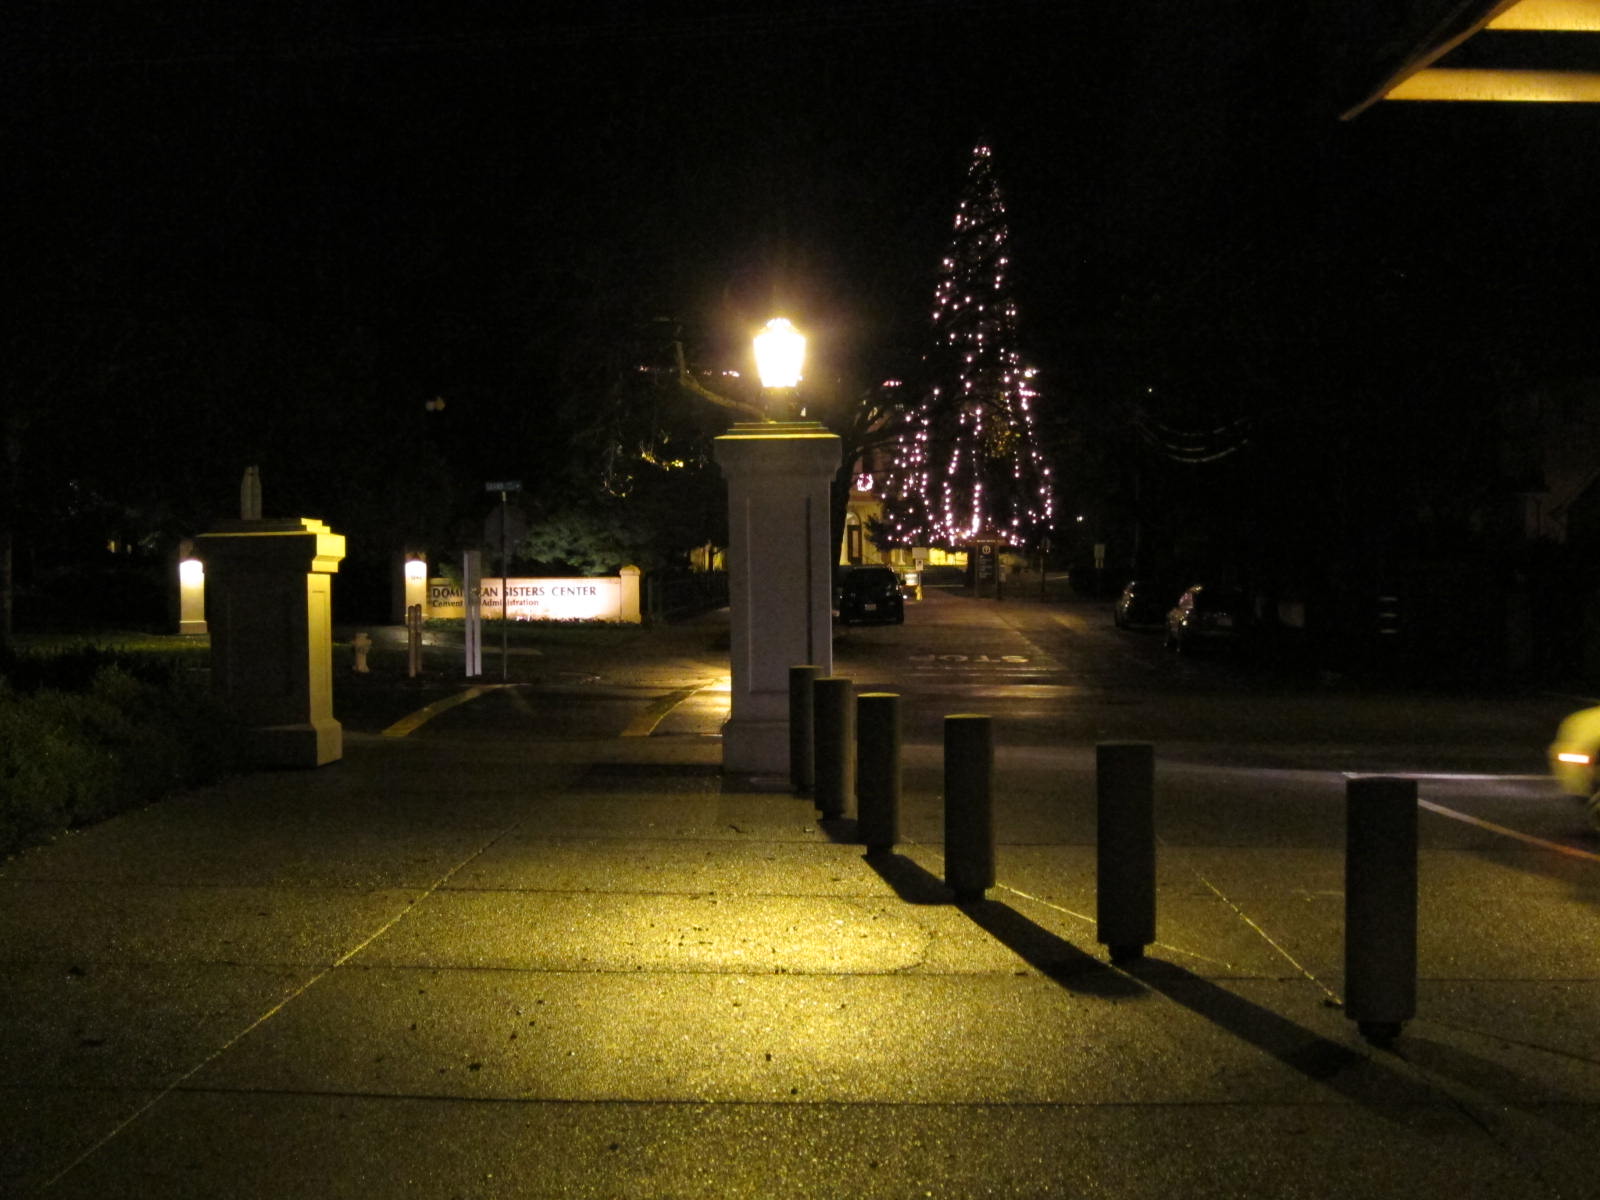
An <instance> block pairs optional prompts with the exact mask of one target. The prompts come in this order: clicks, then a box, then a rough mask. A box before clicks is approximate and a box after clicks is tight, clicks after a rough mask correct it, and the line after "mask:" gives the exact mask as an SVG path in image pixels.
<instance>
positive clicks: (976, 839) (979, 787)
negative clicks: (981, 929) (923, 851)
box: [944, 713, 994, 900]
mask: <svg viewBox="0 0 1600 1200" xmlns="http://www.w3.org/2000/svg"><path fill="white" fill-rule="evenodd" d="M944 881H945V883H946V884H948V885H949V886H950V890H951V891H953V892H955V894H956V899H957V900H982V899H983V894H984V892H986V891H987V890H988V889H989V888H992V887H993V886H994V730H993V723H992V722H991V720H990V719H989V718H988V717H987V716H983V715H981V714H979V713H955V714H953V715H950V716H947V717H945V719H944Z"/></svg>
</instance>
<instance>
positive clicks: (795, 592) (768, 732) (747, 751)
mask: <svg viewBox="0 0 1600 1200" xmlns="http://www.w3.org/2000/svg"><path fill="white" fill-rule="evenodd" d="M715 455H716V460H717V463H718V465H720V466H721V467H722V473H723V475H724V476H725V477H726V478H727V480H728V534H729V538H728V540H729V546H728V597H729V604H730V608H731V620H730V625H731V630H730V633H731V638H730V659H731V664H730V665H731V675H732V695H731V696H730V702H729V717H728V721H727V723H726V724H725V725H724V726H723V727H722V769H723V770H724V771H725V772H728V773H730V774H741V775H753V776H763V777H776V778H780V779H781V778H787V775H788V771H789V668H790V667H791V666H798V665H806V664H809V665H811V666H815V667H816V668H817V674H818V675H819V676H826V675H831V674H832V673H833V625H832V611H833V606H832V590H833V560H834V554H833V553H832V552H830V551H831V548H830V546H829V544H828V530H829V525H830V523H829V520H828V485H829V483H830V482H831V481H832V479H833V477H834V473H835V472H836V471H837V470H838V468H839V460H840V457H841V451H840V442H839V439H838V437H837V436H835V435H834V434H831V433H829V432H828V431H827V430H826V429H825V428H824V427H823V426H822V425H821V424H820V423H818V422H816V421H769V422H761V423H754V422H752V423H748V424H745V423H741V424H738V425H735V426H734V427H733V428H732V429H730V430H729V431H728V432H727V433H726V434H724V435H723V436H721V437H719V438H717V439H716V442H715Z"/></svg>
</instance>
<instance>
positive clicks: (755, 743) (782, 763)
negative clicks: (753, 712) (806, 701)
mask: <svg viewBox="0 0 1600 1200" xmlns="http://www.w3.org/2000/svg"><path fill="white" fill-rule="evenodd" d="M722 769H723V770H724V771H726V772H728V773H729V774H732V775H750V776H755V777H757V778H761V777H764V776H773V777H776V778H778V779H781V780H783V781H785V784H786V785H787V781H788V778H789V722H788V721H787V720H770V719H760V718H754V717H732V718H729V719H728V720H727V721H725V722H724V723H723V726H722Z"/></svg>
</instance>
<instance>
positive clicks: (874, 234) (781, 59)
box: [5, 0, 1600, 524]
mask: <svg viewBox="0 0 1600 1200" xmlns="http://www.w3.org/2000/svg"><path fill="white" fill-rule="evenodd" d="M1368 7H1369V8H1374V9H1381V8H1382V6H1380V5H1376V4H1373V5H1370V6H1368ZM21 8H22V11H23V12H24V13H25V17H24V19H23V20H22V21H21V22H20V23H17V22H16V18H15V16H13V17H12V18H11V20H12V21H13V22H14V23H17V25H18V28H19V29H21V30H22V31H23V32H22V36H21V37H20V39H15V40H13V41H12V43H11V44H10V45H9V46H8V48H7V49H6V50H5V54H6V64H5V65H6V74H7V83H6V89H7V90H6V99H7V109H8V110H9V112H10V113H11V119H10V122H9V124H8V127H7V130H6V134H5V136H6V143H7V148H8V152H7V158H8V159H9V160H10V161H11V162H12V163H13V164H14V166H15V170H14V171H13V172H11V173H10V174H11V182H10V190H11V191H12V192H13V194H14V198H15V199H16V200H17V201H18V203H17V204H16V205H15V206H13V211H15V212H21V213H23V214H24V220H23V221H21V222H19V223H16V224H14V225H13V227H12V230H11V232H12V235H13V245H12V247H11V251H10V258H11V266H10V268H9V269H8V274H9V275H10V277H11V286H10V287H9V288H8V291H9V292H10V293H11V295H10V301H11V304H10V309H11V315H10V318H9V320H8V325H9V327H10V337H9V339H8V340H9V341H10V344H11V349H10V351H9V352H8V355H7V357H8V358H9V359H10V360H11V361H10V363H9V364H8V372H9V373H10V375H11V377H12V382H13V386H12V388H11V389H9V391H10V395H11V403H12V404H13V406H14V411H16V412H22V413H25V414H26V416H27V424H26V429H27V432H26V437H25V440H24V453H23V456H22V478H23V480H24V483H25V484H26V486H27V488H28V489H29V490H30V494H32V495H35V496H37V497H39V498H40V503H49V504H59V503H60V502H61V497H62V496H63V495H65V494H66V493H64V492H63V490H62V489H64V488H67V487H68V486H69V485H72V484H74V483H75V484H76V485H77V486H80V487H85V486H91V485H92V486H93V488H94V489H96V491H97V494H104V495H107V496H114V497H116V498H117V500H118V501H119V502H121V503H125V504H127V505H130V506H150V505H153V504H161V505H166V506H167V507H169V508H170V509H171V510H172V518H171V520H172V522H174V523H178V524H181V523H183V522H189V523H190V524H193V523H197V522H203V520H204V519H205V514H207V513H213V514H222V513H225V512H226V511H227V509H228V508H229V506H230V505H231V504H232V503H233V496H234V489H235V486H236V482H237V479H238V475H239V472H240V470H241V469H242V467H243V466H244V465H245V464H246V463H249V462H260V463H261V464H262V470H263V477H264V480H265V490H266V498H267V508H268V509H269V510H272V511H280V510H293V511H297V512H300V511H303V512H306V513H308V514H315V515H321V516H327V517H330V518H331V519H333V520H335V521H338V520H340V519H341V518H344V514H345V512H346V510H348V512H349V513H350V516H349V517H348V518H345V519H350V520H355V519H357V518H358V515H359V514H358V513H357V509H358V508H359V498H358V495H357V494H371V493H372V492H373V491H374V490H382V486H383V485H381V484H380V483H377V482H374V480H375V478H376V476H374V475H373V472H372V467H371V463H372V461H373V460H381V461H394V460H396V459H400V460H404V459H405V457H406V456H407V455H409V454H411V453H412V450H411V447H413V445H414V444H415V443H416V440H417V439H418V438H421V437H424V436H428V437H440V438H450V439H454V443H453V448H452V453H453V454H455V455H456V456H457V457H458V458H459V457H461V456H469V457H471V456H476V459H477V462H476V463H475V465H476V467H477V468H478V469H479V472H480V473H481V474H483V475H484V476H485V477H486V478H495V477H503V476H504V475H506V474H507V473H511V474H518V475H521V474H527V475H539V476H548V477H552V478H553V477H555V476H557V475H559V474H560V473H561V472H563V471H564V470H566V469H567V468H569V467H570V465H571V464H570V462H568V461H567V460H568V459H570V453H569V448H570V445H571V442H570V438H569V437H568V436H567V435H568V432H569V431H570V430H571V429H572V428H574V427H576V426H578V425H581V423H582V420H583V415H584V414H585V413H586V412H590V411H592V407H591V402H590V400H589V399H588V398H587V397H586V395H585V389H587V388H590V387H592V386H595V384H594V381H595V380H596V379H599V378H601V377H603V375H604V374H605V371H606V370H607V369H610V367H608V366H607V364H612V365H613V366H614V364H616V363H617V362H623V361H626V360H628V358H629V356H630V355H633V356H637V355H639V354H643V353H649V352H650V350H649V346H648V338H646V339H644V340H642V341H641V340H640V335H639V331H640V330H641V329H644V328H648V327H650V326H651V323H652V322H653V321H656V320H658V319H664V320H665V321H667V322H669V323H671V324H673V325H676V326H678V327H681V328H682V329H683V330H684V335H685V337H686V338H687V339H688V341H689V344H690V345H691V347H692V348H693V351H694V353H695V354H696V355H697V357H698V358H699V359H700V360H701V361H702V362H703V363H705V364H707V365H711V364H714V363H721V362H732V363H734V364H735V365H744V364H743V362H742V360H740V355H742V354H743V349H742V347H743V344H744V341H745V338H746V336H747V334H748V332H749V330H750V328H751V327H753V326H754V325H755V324H756V323H757V322H758V321H759V320H761V319H764V318H765V317H766V316H767V315H769V313H770V312H771V311H774V310H776V309H777V308H780V307H781V308H783V309H785V310H787V311H788V312H790V313H791V314H792V315H793V316H794V318H795V319H796V321H797V322H798V323H801V324H802V325H803V326H804V327H805V328H806V329H807V330H808V332H809V333H810V334H811V337H812V347H813V353H814V356H815V357H814V359H813V362H812V366H811V369H810V371H809V375H810V376H811V377H813V378H818V379H820V378H824V377H838V378H841V379H843V378H849V379H871V378H874V377H882V376H883V375H885V374H890V373H895V372H899V371H903V370H905V369H906V368H907V364H913V363H914V362H915V360H916V357H917V355H918V353H919V345H918V339H919V338H920V337H921V336H922V335H923V334H924V332H925V330H926V322H927V317H928V312H929V307H930V303H931V298H932V288H933V281H934V275H935V269H936V267H937V264H938V260H939V258H940V256H941V254H942V252H943V249H944V245H945V240H946V238H947V237H948V230H949V223H950V218H951V210H952V205H953V203H954V200H955V197H956V194H957V192H958V190H959V187H960V183H961V179H962V174H963V171H964V168H965V165H966V161H967V158H968V155H969V153H970V150H971V147H972V145H973V144H974V142H975V141H977V140H978V139H980V138H981V139H984V140H987V141H988V142H989V143H990V144H992V145H993V147H994V151H995V156H996V157H995V162H996V168H997V171H998V172H999V177H1000V180H1001V183H1002V186H1003V187H1004V188H1005V190H1006V195H1007V200H1008V205H1009V213H1010V218H1011V226H1012V233H1013V239H1014V261H1015V269H1016V272H1017V275H1016V279H1015V282H1016V288H1017V298H1018V303H1019V307H1020V311H1021V322H1022V338H1023V347H1022V348H1023V352H1024V355H1025V357H1026V358H1027V359H1028V360H1029V361H1031V362H1033V363H1035V364H1036V365H1038V366H1039V367H1040V368H1042V371H1043V375H1042V380H1043V390H1044V394H1045V402H1046V405H1047V407H1048V419H1049V420H1050V421H1051V422H1052V427H1053V428H1055V429H1056V430H1057V432H1058V434H1059V433H1060V431H1061V430H1063V429H1067V428H1069V427H1070V428H1075V429H1077V430H1078V431H1079V432H1080V434H1081V432H1082V431H1083V430H1089V429H1094V428H1096V427H1097V426H1096V422H1098V421H1103V420H1106V419H1107V414H1110V413H1115V412H1117V411H1120V409H1119V408H1118V406H1119V405H1121V404H1124V403H1125V402H1126V400H1127V399H1128V398H1129V397H1131V396H1137V395H1139V394H1141V392H1142V393H1143V394H1144V395H1147V396H1156V397H1161V398H1165V402H1166V403H1167V404H1169V405H1170V408H1169V409H1168V410H1167V412H1168V415H1172V414H1178V415H1181V416H1184V417H1185V419H1193V420H1206V419H1209V418H1210V417H1211V416H1213V415H1217V414H1221V415H1223V416H1226V415H1229V414H1231V413H1234V412H1237V411H1248V412H1249V413H1251V414H1252V415H1253V416H1254V417H1255V418H1256V419H1257V420H1260V421H1265V422H1270V423H1273V424H1275V425H1276V426H1278V427H1279V428H1280V429H1284V430H1286V431H1287V432H1286V433H1285V435H1284V438H1283V444H1284V445H1292V444H1295V439H1296V437H1300V438H1301V440H1302V441H1304V442H1307V443H1310V442H1315V441H1317V440H1318V439H1319V438H1321V437H1323V436H1324V435H1325V434H1326V432H1327V425H1328V422H1329V421H1330V419H1331V418H1330V417H1329V414H1330V413H1336V414H1337V419H1338V422H1339V424H1340V425H1341V426H1342V427H1344V428H1345V429H1346V430H1349V429H1351V428H1355V429H1357V430H1359V429H1361V428H1362V427H1363V426H1364V425H1367V424H1368V423H1370V422H1373V421H1379V420H1387V419H1389V418H1390V417H1394V416H1395V414H1396V413H1400V416H1399V417H1398V418H1396V419H1397V420H1398V421H1399V425H1398V426H1397V428H1399V429H1400V430H1401V431H1402V432H1405V433H1406V434H1407V436H1409V434H1410V433H1415V432H1416V431H1417V430H1419V429H1428V428H1436V426H1437V423H1438V422H1439V421H1440V420H1441V419H1443V418H1445V417H1446V416H1448V415H1452V414H1453V416H1454V418H1455V419H1457V420H1460V421H1464V422H1466V423H1468V424H1470V423H1471V422H1472V421H1473V420H1475V419H1476V418H1475V417H1474V415H1473V413H1474V411H1475V410H1474V406H1475V405H1477V406H1479V407H1480V408H1481V407H1482V404H1481V401H1482V400H1483V396H1484V394H1485V391H1486V389H1487V388H1488V387H1489V383H1487V382H1486V381H1495V382H1494V386H1501V385H1502V384H1503V385H1504V386H1508V387H1512V386H1517V387H1520V386H1531V385H1533V384H1536V383H1538V382H1539V381H1541V380H1544V379H1555V378H1561V379H1565V378H1570V377H1573V376H1578V375H1583V374H1585V373H1592V372H1594V370H1595V368H1596V366H1597V363H1596V361H1595V357H1596V352H1595V344H1596V342H1597V341H1600V339H1596V338H1595V337H1594V336H1593V334H1592V332H1591V331H1590V328H1589V326H1590V324H1591V313H1592V304H1591V303H1589V301H1588V296H1589V290H1590V289H1589V286H1588V284H1589V281H1590V280H1591V279H1592V278H1593V276H1594V268H1595V265H1596V264H1595V257H1596V255H1595V238H1594V236H1593V218H1592V214H1593V213H1594V212H1596V211H1600V195H1597V192H1600V186H1597V174H1596V167H1595V165H1594V163H1595V156H1594V154H1593V145H1594V137H1593V134H1594V128H1595V120H1596V118H1595V115H1594V111H1593V109H1592V107H1591V106H1464V105H1396V104H1389V105H1379V106H1377V107H1376V108H1374V109H1371V110H1369V111H1368V112H1367V113H1365V114H1364V115H1362V116H1361V117H1359V118H1357V119H1356V120H1354V121H1351V122H1340V121H1339V120H1338V119H1337V113H1338V112H1339V111H1340V110H1341V109H1342V108H1344V107H1348V105H1349V104H1351V103H1354V102H1355V101H1356V100H1357V99H1359V98H1360V96H1359V95H1358V92H1359V90H1360V82H1361V81H1362V79H1363V76H1362V73H1361V72H1363V71H1366V70H1368V69H1369V68H1368V66H1367V63H1366V60H1365V58H1364V56H1367V55H1369V54H1370V49H1371V47H1370V45H1368V44H1367V43H1368V42H1369V41H1370V40H1371V37H1372V32H1371V28H1370V26H1369V25H1367V24H1365V23H1364V22H1363V20H1362V19H1361V15H1362V14H1361V9H1362V6H1360V5H1349V4H1335V3H1332V0H1329V2H1328V3H1324V4H1312V5H1300V4H1282V3H1277V2H1265V0H1263V2H1245V0H1193V2H1185V3H1176V2H1173V3H1137V2H1130V3H1124V4H1118V5H1078V4H1066V3H1060V2H1055V0H993V2H989V3H961V2H957V0H863V2H862V3H856V4H849V5H826V4H821V3H811V4H803V5H788V6H785V5H776V6H774V5H766V4H764V5H760V6H752V5H736V4H731V3H724V4H714V3H707V4H698V5H696V4H678V3H667V4H652V5H626V4H622V3H595V4H590V5H587V6H566V7H562V6H558V9H557V10H556V12H555V15H552V9H551V8H550V6H544V5H540V6H523V5H508V6H503V8H497V7H496V6H488V5H484V6H472V5H460V4H450V5H440V6H435V7H434V8H423V7H422V6H419V5H406V4H376V3H375V4H370V5H365V6H354V5H343V6H340V5H334V6H329V5H323V4H314V3H306V4H292V3H280V4H274V5H261V6H253V5H248V4H241V5H234V4H228V5H217V4H212V3H192V4H183V3H161V2H154V0H152V2H151V3H145V4H140V5H122V4H93V3H70V2H60V0H58V2H42V0H40V2H35V3H32V4H24V5H22V6H21ZM1364 39H1365V40H1364ZM1358 68H1360V70H1358ZM656 328H659V326H657V327H656ZM1151 389H1154V390H1153V391H1152V390H1151ZM435 395H439V396H444V397H446V398H447V402H448V404H449V409H448V414H449V422H450V425H449V429H448V430H447V431H445V432H439V431H438V430H435V431H432V432H428V433H426V434H425V433H423V432H421V428H420V425H419V423H420V422H421V420H422V417H421V412H422V408H421V406H422V403H423V401H424V400H426V399H428V398H430V397H432V396H435ZM1407 413H1409V414H1410V415H1409V416H1407V415H1406V414H1407ZM441 425H442V423H441ZM1297 428H1298V429H1299V433H1298V434H1297V433H1296V432H1295V430H1296V429H1297ZM1372 429H1373V431H1374V434H1375V436H1379V437H1384V436H1387V434H1384V433H1382V432H1380V431H1378V429H1377V427H1376V426H1373V427H1372ZM1062 436H1065V435H1062ZM330 446H335V447H338V449H337V451H336V452H335V453H332V454H330V453H328V447H330Z"/></svg>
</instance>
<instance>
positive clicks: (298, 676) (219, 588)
mask: <svg viewBox="0 0 1600 1200" xmlns="http://www.w3.org/2000/svg"><path fill="white" fill-rule="evenodd" d="M195 552H196V554H197V555H198V556H199V557H200V558H201V559H202V560H203V561H204V563H205V568H206V585H207V588H208V589H209V592H210V596H209V601H208V610H209V615H210V624H211V686H212V690H213V691H214V692H215V693H216V694H217V695H218V696H220V697H221V698H222V699H223V700H224V701H225V702H226V703H227V705H228V706H229V707H230V708H231V709H232V710H233V711H234V712H235V713H237V714H238V715H239V717H240V718H241V719H242V720H243V721H244V722H245V724H246V725H247V726H249V729H250V750H251V753H252V756H253V758H254V760H255V761H256V762H257V764H258V765H261V766H275V767H320V766H322V765H323V764H324V763H329V762H333V761H334V760H335V759H337V758H339V757H340V756H341V755H342V754H343V753H344V738H343V730H342V729H341V728H340V726H339V722H338V721H336V720H334V717H333V620H332V605H331V601H332V586H331V585H332V578H331V577H332V575H333V573H334V572H335V571H337V570H338V569H339V562H340V560H341V559H343V558H344V535H343V534H338V533H334V532H333V531H332V530H330V529H329V528H328V527H327V526H326V525H324V524H323V523H322V522H321V521H317V520H313V519H311V518H310V517H291V518H287V519H282V520H279V519H267V520H239V521H224V522H222V523H221V524H220V525H219V527H218V528H216V529H214V530H212V531H211V532H209V533H203V534H201V535H200V536H199V537H197V538H196V539H195Z"/></svg>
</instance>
